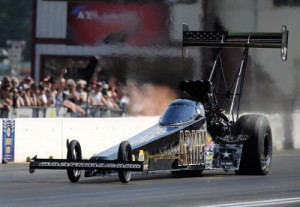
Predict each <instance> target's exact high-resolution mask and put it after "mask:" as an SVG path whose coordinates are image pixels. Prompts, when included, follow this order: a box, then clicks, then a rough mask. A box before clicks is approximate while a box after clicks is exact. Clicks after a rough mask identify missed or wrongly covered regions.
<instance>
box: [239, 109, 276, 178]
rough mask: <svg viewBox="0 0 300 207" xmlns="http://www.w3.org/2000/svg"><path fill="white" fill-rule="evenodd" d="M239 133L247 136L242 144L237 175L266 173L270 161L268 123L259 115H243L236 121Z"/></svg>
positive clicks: (270, 135)
mask: <svg viewBox="0 0 300 207" xmlns="http://www.w3.org/2000/svg"><path fill="white" fill-rule="evenodd" d="M237 131H238V133H239V134H245V135H248V136H249V139H248V140H247V141H245V143H244V144H243V151H242V157H241V162H240V168H239V170H236V171H235V173H236V174H237V175H267V174H268V173H269V171H270V169H271V161H272V147H273V144H272V133H271V127H270V123H269V121H268V120H267V118H266V117H264V116H261V115H245V116H242V117H240V118H239V120H238V121H237Z"/></svg>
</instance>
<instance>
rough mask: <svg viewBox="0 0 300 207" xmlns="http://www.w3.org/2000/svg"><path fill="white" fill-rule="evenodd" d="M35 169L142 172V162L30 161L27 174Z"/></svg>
mask: <svg viewBox="0 0 300 207" xmlns="http://www.w3.org/2000/svg"><path fill="white" fill-rule="evenodd" d="M35 169H60V170H114V171H143V169H144V164H143V162H138V161H118V160H66V159H38V158H37V157H34V158H32V159H31V161H30V165H29V172H30V173H34V172H35Z"/></svg>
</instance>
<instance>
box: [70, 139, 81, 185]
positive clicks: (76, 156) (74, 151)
mask: <svg viewBox="0 0 300 207" xmlns="http://www.w3.org/2000/svg"><path fill="white" fill-rule="evenodd" d="M81 159H82V153H81V146H80V144H79V142H78V141H77V140H72V141H71V142H70V144H69V145H68V152H67V160H69V161H71V160H81ZM67 174H68V178H69V180H70V181H71V182H73V183H75V182H77V181H78V180H79V178H80V175H81V170H67Z"/></svg>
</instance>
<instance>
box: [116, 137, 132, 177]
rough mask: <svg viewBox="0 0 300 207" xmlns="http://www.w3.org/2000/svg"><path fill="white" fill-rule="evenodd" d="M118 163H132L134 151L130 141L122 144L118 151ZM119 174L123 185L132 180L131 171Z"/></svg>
mask: <svg viewBox="0 0 300 207" xmlns="http://www.w3.org/2000/svg"><path fill="white" fill-rule="evenodd" d="M118 161H120V162H122V161H132V150H131V146H130V144H129V142H128V141H123V142H121V144H120V146H119V151H118ZM118 174H119V179H120V181H121V182H122V183H128V182H129V181H130V180H131V171H119V172H118Z"/></svg>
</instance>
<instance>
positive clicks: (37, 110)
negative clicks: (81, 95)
mask: <svg viewBox="0 0 300 207" xmlns="http://www.w3.org/2000/svg"><path fill="white" fill-rule="evenodd" d="M123 116H125V112H124V111H122V110H117V109H109V108H107V107H89V108H88V109H87V110H86V114H85V115H81V114H80V113H77V112H71V111H69V110H68V108H66V107H60V108H55V107H19V108H13V109H12V110H8V109H0V117H1V118H12V119H13V118H54V117H89V118H98V117H123Z"/></svg>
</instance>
